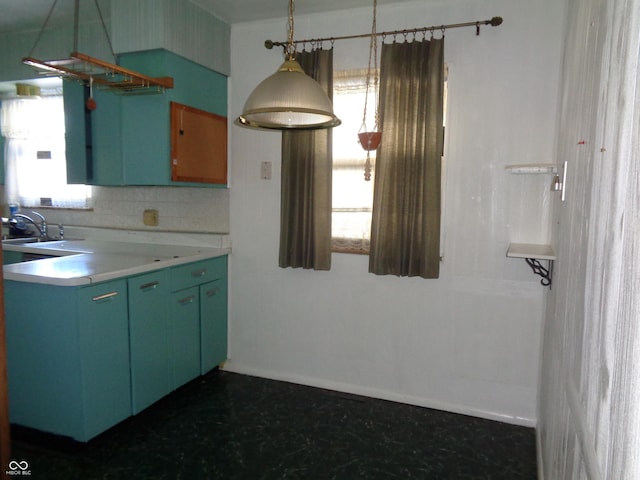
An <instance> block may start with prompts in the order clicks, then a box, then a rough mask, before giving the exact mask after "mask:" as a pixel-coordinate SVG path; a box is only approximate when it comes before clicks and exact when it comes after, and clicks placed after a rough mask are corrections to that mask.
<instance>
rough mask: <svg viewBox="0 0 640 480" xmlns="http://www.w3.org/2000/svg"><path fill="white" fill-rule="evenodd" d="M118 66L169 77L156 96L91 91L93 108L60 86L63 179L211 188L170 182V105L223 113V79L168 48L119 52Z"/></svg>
mask: <svg viewBox="0 0 640 480" xmlns="http://www.w3.org/2000/svg"><path fill="white" fill-rule="evenodd" d="M119 64H120V65H121V66H122V67H125V68H128V69H131V70H135V71H137V72H140V73H143V74H145V75H147V76H150V77H173V79H174V88H172V89H167V90H166V92H165V93H161V94H155V95H134V96H119V95H116V94H113V93H109V92H105V91H101V90H99V89H94V93H93V96H94V98H95V100H96V103H97V108H96V109H95V110H93V111H92V112H90V113H87V111H86V109H85V108H84V98H85V97H86V95H87V92H86V91H87V89H86V87H82V86H81V85H79V84H74V83H70V82H67V83H65V88H64V96H65V117H66V128H67V176H68V178H69V179H70V181H72V182H73V183H88V184H92V185H105V186H108V185H164V186H166V185H173V186H181V185H182V186H211V184H200V183H187V182H173V181H172V180H171V135H170V125H171V122H170V103H171V102H178V103H181V104H184V105H188V106H191V107H193V108H197V109H200V110H204V111H207V112H211V113H214V114H217V115H222V116H226V114H227V77H225V76H224V75H222V74H219V73H217V72H214V71H212V70H210V69H208V68H206V67H203V66H202V65H199V64H197V63H195V62H192V61H190V60H187V59H186V58H184V57H181V56H179V55H176V54H174V53H172V52H169V51H167V50H163V49H158V50H150V51H145V52H134V53H126V54H122V55H121V56H120V58H119Z"/></svg>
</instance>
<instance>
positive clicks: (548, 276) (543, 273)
mask: <svg viewBox="0 0 640 480" xmlns="http://www.w3.org/2000/svg"><path fill="white" fill-rule="evenodd" d="M524 260H525V261H526V262H527V265H529V266H530V267H531V270H533V273H535V274H536V275H539V276H540V277H542V280H540V283H541V284H542V285H544V286H545V287H549V289H551V280H552V277H553V260H549V261H548V262H549V263H548V267H547V268H544V267H543V266H542V264H541V263H540V261H539V260H538V259H537V258H525V259H524Z"/></svg>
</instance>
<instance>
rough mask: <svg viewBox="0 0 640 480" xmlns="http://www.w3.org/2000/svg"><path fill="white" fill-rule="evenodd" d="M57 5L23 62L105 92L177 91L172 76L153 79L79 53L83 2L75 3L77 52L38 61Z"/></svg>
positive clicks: (99, 10)
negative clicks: (38, 50) (40, 44)
mask: <svg viewBox="0 0 640 480" xmlns="http://www.w3.org/2000/svg"><path fill="white" fill-rule="evenodd" d="M57 3H58V0H54V2H53V4H52V6H51V9H50V10H49V14H48V15H47V18H46V20H45V21H44V24H43V25H42V28H41V29H40V32H39V33H38V37H37V38H36V41H35V43H34V45H33V47H32V48H31V51H30V52H29V55H28V56H27V57H25V58H23V59H22V63H24V64H25V65H29V66H32V67H35V68H36V69H38V71H39V73H40V74H42V75H47V76H59V77H62V78H63V79H77V80H80V81H82V82H87V83H89V84H91V85H93V84H96V85H97V86H99V87H101V88H103V89H105V90H109V91H111V92H115V93H119V94H122V95H141V94H154V93H164V91H165V89H167V88H173V78H172V77H149V76H147V75H143V74H141V73H138V72H135V71H133V70H129V69H127V68H124V67H121V66H120V65H116V64H113V63H110V62H107V61H104V60H100V59H98V58H94V57H91V56H89V55H85V54H84V53H80V52H78V24H79V22H78V19H79V10H80V1H79V0H75V9H74V32H73V50H74V51H73V52H72V53H71V54H70V55H69V58H65V59H59V60H39V59H37V58H34V57H33V51H34V50H35V48H36V46H37V45H38V42H39V41H40V38H41V36H42V33H43V32H44V30H45V29H46V27H47V24H48V23H49V20H50V19H51V16H52V14H53V11H54V9H55V7H56V5H57ZM94 4H95V6H96V10H97V12H98V15H99V17H100V21H101V22H102V29H103V31H104V34H105V36H106V39H107V43H108V44H109V48H110V50H111V54H112V55H113V57H114V58H116V55H115V53H114V51H113V46H112V44H111V39H110V38H109V33H108V31H107V27H106V24H105V22H104V18H103V16H102V11H101V9H100V5H99V4H98V0H94Z"/></svg>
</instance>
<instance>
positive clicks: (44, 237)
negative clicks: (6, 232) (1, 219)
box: [13, 210, 49, 240]
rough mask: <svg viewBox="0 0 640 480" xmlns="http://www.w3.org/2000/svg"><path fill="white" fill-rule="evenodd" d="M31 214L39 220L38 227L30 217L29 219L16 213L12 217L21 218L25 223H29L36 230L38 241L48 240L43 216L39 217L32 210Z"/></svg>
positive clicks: (45, 221) (39, 215) (38, 214)
mask: <svg viewBox="0 0 640 480" xmlns="http://www.w3.org/2000/svg"><path fill="white" fill-rule="evenodd" d="M31 213H33V214H34V215H36V216H37V217H38V218H40V224H39V225H38V223H36V221H35V220H34V219H33V218H31V217H29V216H27V215H24V214H22V213H16V214H14V215H13V216H14V217H16V218H22V219H23V220H26V221H28V222H30V223H31V224H32V225H33V226H34V227H36V229H37V230H38V233H39V236H40V239H41V240H47V239H48V238H49V233H48V230H47V219H46V218H44V215H41V214H40V213H38V212H34V211H33V210H32V211H31Z"/></svg>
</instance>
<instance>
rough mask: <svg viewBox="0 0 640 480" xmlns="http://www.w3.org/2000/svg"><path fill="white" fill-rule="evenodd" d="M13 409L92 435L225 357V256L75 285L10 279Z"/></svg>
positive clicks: (20, 420) (79, 435)
mask: <svg viewBox="0 0 640 480" xmlns="http://www.w3.org/2000/svg"><path fill="white" fill-rule="evenodd" d="M4 286H5V315H6V338H7V366H8V376H9V417H10V421H11V423H13V424H16V425H22V426H25V427H30V428H34V429H37V430H41V431H44V432H48V433H53V434H57V435H63V436H67V437H71V438H73V439H74V440H78V441H81V442H86V441H88V440H90V439H91V438H93V437H95V436H96V435H98V434H100V433H101V432H103V431H105V430H107V429H108V428H110V427H112V426H114V425H115V424H117V423H119V422H120V421H122V420H124V419H125V418H127V417H129V416H131V415H135V414H137V413H139V412H141V411H142V410H144V409H145V408H147V407H148V406H150V405H151V404H153V403H155V402H156V401H157V400H159V399H160V398H162V397H164V396H165V395H167V394H168V393H169V392H171V391H172V390H175V389H176V388H179V387H180V386H182V385H184V384H185V383H187V382H189V381H191V380H193V379H195V378H197V377H198V376H199V375H201V374H204V373H206V372H208V371H209V370H211V369H212V368H215V367H216V366H217V365H219V364H221V363H222V362H224V361H225V360H226V358H227V257H226V256H221V257H216V258H212V259H207V260H202V261H197V262H192V263H188V264H184V265H179V266H175V267H168V268H161V269H158V270H154V271H150V272H148V273H144V274H141V275H135V276H131V277H125V278H120V279H116V280H112V281H108V282H103V283H97V284H93V285H87V286H80V287H73V286H66V287H65V286H56V285H46V284H39V283H28V282H17V281H11V280H6V281H5V282H4Z"/></svg>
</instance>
